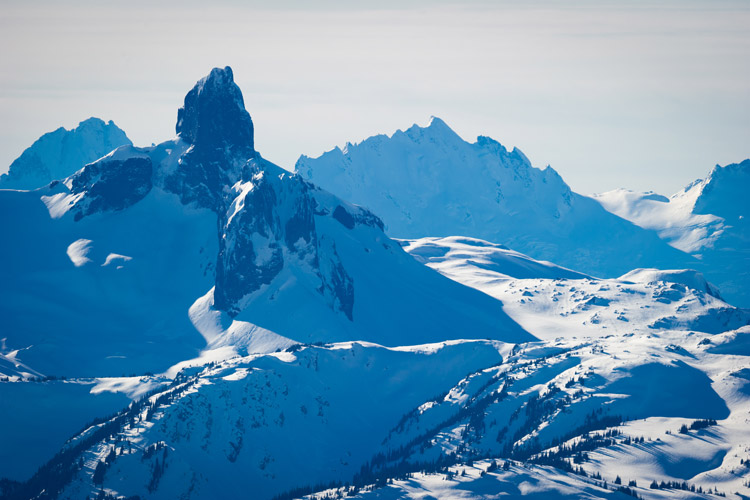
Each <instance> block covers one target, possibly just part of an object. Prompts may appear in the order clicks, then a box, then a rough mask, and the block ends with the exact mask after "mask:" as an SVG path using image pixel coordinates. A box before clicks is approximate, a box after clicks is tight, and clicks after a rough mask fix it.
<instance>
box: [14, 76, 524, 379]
mask: <svg viewBox="0 0 750 500" xmlns="http://www.w3.org/2000/svg"><path fill="white" fill-rule="evenodd" d="M0 210H2V211H3V213H13V214H15V215H14V217H7V218H3V220H2V221H0V232H2V234H3V235H4V238H5V241H6V242H7V244H5V245H3V246H2V248H0V261H1V262H3V263H4V264H3V265H2V273H3V280H2V289H1V292H0V293H1V294H2V297H0V299H1V300H0V329H1V330H2V331H3V332H6V333H5V334H4V337H6V347H5V349H6V352H10V351H14V350H18V349H20V350H21V351H19V352H20V354H18V356H17V357H16V358H14V359H16V360H17V361H18V362H21V363H23V364H25V365H26V366H27V367H30V368H31V369H33V370H36V371H37V372H40V373H42V374H45V375H57V376H62V375H66V376H100V377H101V376H122V375H128V374H143V373H146V372H154V373H159V372H163V371H164V370H167V369H168V368H169V367H170V366H173V365H174V364H175V363H178V362H181V361H184V360H187V359H191V358H194V357H196V356H198V355H199V354H200V352H201V351H202V350H203V349H204V348H206V347H208V348H209V349H220V348H232V349H244V350H245V352H247V350H248V349H249V350H250V351H253V350H261V351H265V350H271V351H273V350H275V349H277V348H283V347H286V346H288V345H291V344H292V343H293V341H303V342H314V341H342V340H351V339H359V340H365V341H374V342H378V343H380V344H384V345H403V344H405V343H407V344H410V343H424V342H432V341H443V340H446V339H455V338H494V339H502V340H506V341H524V340H532V339H533V337H532V336H531V335H530V334H528V333H527V332H525V331H524V330H523V329H521V328H520V327H519V326H518V325H517V324H515V323H514V322H513V321H512V320H510V319H509V318H508V317H507V315H505V314H504V313H503V311H502V305H501V304H500V303H499V302H498V301H497V300H494V299H492V298H490V297H488V296H486V295H484V294H482V293H480V292H477V291H475V290H473V289H470V288H468V287H465V286H462V285H460V284H457V283H455V282H453V281H451V280H449V279H446V278H444V277H442V276H441V275H439V274H438V273H436V272H434V271H432V270H430V269H428V268H426V267H424V266H422V265H420V264H419V263H417V262H416V261H414V259H412V258H411V257H410V256H409V255H407V254H406V253H405V252H404V251H403V250H402V249H401V247H400V245H399V244H398V243H397V242H394V241H392V240H390V239H389V238H388V237H387V236H386V235H385V234H384V233H383V231H382V223H381V222H380V220H379V219H378V218H377V217H376V216H375V215H373V214H372V213H370V212H369V211H367V210H365V209H362V208H360V207H357V206H355V205H351V204H349V203H347V202H344V201H342V200H341V199H339V198H337V197H335V196H333V195H331V194H329V193H327V192H325V191H322V190H321V189H319V188H317V187H316V186H314V185H313V184H311V183H309V182H307V181H305V180H303V179H302V178H301V177H300V176H297V175H292V174H290V173H289V172H287V171H285V170H283V169H281V168H280V167H277V166H276V165H274V164H272V163H270V162H269V161H267V160H265V159H263V158H262V157H261V156H260V155H259V154H258V153H257V152H256V151H255V148H254V143H253V124H252V120H251V118H250V115H249V114H248V113H247V111H246V110H245V108H244V104H243V100H242V94H241V92H240V90H239V88H238V87H237V86H236V85H235V84H234V81H233V75H232V71H231V69H230V68H224V69H218V68H217V69H214V70H213V71H211V73H210V75H208V76H207V77H206V78H204V79H202V80H201V81H199V82H198V83H197V84H196V86H195V87H194V88H193V89H192V90H191V91H190V92H189V93H188V94H187V96H186V98H185V105H184V107H183V108H182V109H180V111H179V113H178V122H177V137H176V138H175V139H173V140H170V141H167V142H164V143H162V144H159V145H157V146H153V147H149V148H136V147H133V146H129V145H126V146H121V147H119V148H117V149H116V150H114V151H112V152H111V153H109V154H108V155H106V156H104V157H102V158H100V159H99V160H97V161H95V162H94V163H90V164H88V165H86V166H85V167H84V168H82V169H81V170H79V171H78V172H76V173H75V174H73V175H71V176H70V177H67V178H66V179H63V180H61V181H57V182H52V183H51V184H50V185H48V186H46V187H44V188H40V189H37V190H34V191H0ZM102 332H106V334H105V335H103V334H102Z"/></svg>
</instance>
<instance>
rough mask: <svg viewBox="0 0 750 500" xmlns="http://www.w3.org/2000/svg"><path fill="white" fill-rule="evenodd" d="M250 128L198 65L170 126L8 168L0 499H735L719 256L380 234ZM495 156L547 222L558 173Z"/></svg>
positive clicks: (733, 392) (1, 282)
mask: <svg viewBox="0 0 750 500" xmlns="http://www.w3.org/2000/svg"><path fill="white" fill-rule="evenodd" d="M438 125H439V124H437V123H436V124H435V126H438ZM254 127H255V124H254V123H253V121H252V119H251V117H250V114H249V113H248V112H247V110H246V109H245V106H244V100H243V97H242V93H241V91H240V89H239V88H238V87H237V86H236V85H235V83H234V75H233V73H232V70H231V68H229V67H226V68H216V69H214V70H212V71H211V72H210V74H209V75H207V76H206V77H205V78H203V79H201V80H200V81H198V82H197V83H196V85H195V86H194V87H193V88H192V89H191V90H190V91H189V92H188V93H187V95H186V97H185V101H184V106H183V107H182V108H181V109H180V110H179V111H178V114H177V125H176V133H177V136H176V137H175V138H174V139H172V140H169V141H166V142H164V143H162V144H159V145H156V146H152V147H148V148H137V147H133V146H132V145H123V146H121V147H118V148H116V149H114V150H113V151H111V152H109V153H108V154H106V155H104V156H102V157H101V158H99V159H97V160H96V161H93V162H92V163H88V164H86V165H85V166H84V167H83V168H81V169H79V170H77V171H76V172H75V173H73V174H72V175H69V176H67V177H65V178H63V179H60V180H58V181H53V182H51V183H49V184H47V185H45V186H43V187H40V188H38V189H35V190H32V191H23V190H0V211H2V213H4V214H12V217H3V218H0V234H3V238H4V239H3V245H0V332H2V335H0V337H2V338H0V443H2V446H0V499H2V500H27V499H29V498H35V499H38V500H51V499H56V498H60V499H79V498H87V497H88V498H98V499H102V500H114V499H117V500H125V499H130V500H135V499H139V500H159V499H165V500H166V499H173V498H183V499H186V500H188V499H192V500H208V499H215V498H216V499H218V498H254V499H255V498H257V499H269V500H270V499H276V500H282V499H287V498H300V497H303V496H304V495H308V494H310V495H312V496H311V497H310V496H308V497H307V498H320V499H323V498H343V497H355V496H359V497H364V496H368V497H378V498H421V499H429V498H450V497H456V498H458V497H460V498H467V499H474V498H475V499H479V498H495V497H500V496H509V497H510V498H513V497H518V496H521V495H531V496H532V497H533V496H536V497H537V498H556V497H557V498H560V497H562V498H566V497H567V498H574V497H575V498H602V497H619V498H623V496H628V495H629V496H637V497H640V498H647V499H654V500H656V499H661V500H664V499H675V500H676V499H679V498H716V497H719V496H720V495H727V496H730V497H732V498H736V499H737V500H741V499H742V498H746V497H748V496H750V484H748V482H747V473H748V467H750V455H749V454H748V443H750V434H749V433H748V430H747V415H748V411H750V398H749V397H748V395H750V385H749V381H750V363H749V362H748V359H749V358H748V355H750V312H748V311H747V310H743V309H738V308H736V307H733V306H731V305H730V304H727V303H726V302H724V301H723V300H722V298H721V297H723V292H720V291H719V290H717V288H716V287H715V286H713V285H712V284H711V283H710V282H709V280H710V277H708V276H707V277H704V275H702V274H701V273H698V272H696V271H691V270H688V269H667V270H660V269H654V268H638V269H635V270H631V269H628V271H629V272H628V273H627V274H624V275H623V276H620V277H619V278H607V279H600V278H595V277H593V275H592V274H591V273H587V272H582V271H579V270H578V269H575V268H573V267H569V266H567V267H563V266H560V265H557V264H555V263H553V262H551V261H541V260H537V259H535V258H533V257H531V256H528V255H526V254H523V253H520V252H518V251H514V250H510V249H509V248H507V247H505V246H503V245H500V244H497V243H490V242H487V241H483V240H480V239H478V238H475V237H466V236H456V235H451V236H447V237H436V236H432V237H424V238H420V239H416V240H414V239H413V240H393V239H390V238H389V237H388V236H387V235H386V233H385V231H384V227H385V226H384V223H383V222H382V221H381V219H380V218H379V217H378V216H377V215H375V214H374V213H372V212H370V211H369V210H368V209H366V208H363V207H361V206H358V205H354V204H352V203H350V202H347V201H344V200H343V199H341V198H339V197H337V196H336V195H335V194H331V193H330V192H327V191H324V190H323V189H321V188H319V187H317V186H316V185H315V184H314V183H312V182H310V181H309V180H307V179H304V178H303V177H302V176H301V175H299V174H292V173H290V172H287V171H285V170H283V169H281V168H279V167H278V166H276V165H274V164H273V163H271V162H269V161H268V160H266V159H264V158H263V157H262V156H261V155H260V154H259V153H258V152H257V150H256V145H255V141H254ZM417 132H418V131H417V130H415V131H414V134H416V133H417ZM402 134H403V133H402ZM425 137H426V136H425ZM475 146H476V145H467V147H468V148H469V149H461V147H459V148H458V151H459V152H461V151H463V152H467V151H468V152H471V151H474V153H476V151H475V150H474V149H473V148H474V147H475ZM477 147H478V146H477ZM480 149H481V148H480ZM498 151H499V149H498ZM506 153H507V152H506ZM467 154H468V153H467ZM498 154H499V153H498ZM513 155H515V156H516V157H517V159H518V158H521V157H520V156H519V155H520V153H507V156H513ZM500 156H502V155H500ZM482 158H484V157H482ZM466 159H467V163H472V162H473V160H471V157H470V156H466ZM487 161H488V162H490V159H487ZM493 161H494V160H493ZM508 161H509V162H510V165H511V166H509V167H508V169H510V170H512V171H515V174H512V173H511V172H510V171H509V172H505V173H504V174H503V175H505V177H503V179H505V180H508V182H509V183H510V187H513V188H514V189H516V188H518V189H520V188H522V187H523V186H524V185H525V184H528V186H526V188H528V189H527V191H525V192H524V196H525V195H528V196H531V194H533V193H536V194H535V196H536V197H532V198H530V200H531V201H529V200H526V201H524V200H525V198H524V196H522V195H518V194H517V195H513V196H516V197H517V200H516V201H515V202H517V203H520V205H519V207H521V208H523V207H526V208H528V209H529V210H534V211H535V212H533V214H532V215H528V216H524V217H528V220H527V222H528V223H529V224H530V226H529V229H530V230H536V231H537V235H538V234H539V231H541V228H544V229H545V230H549V231H552V232H554V231H555V230H556V229H555V225H554V223H550V222H548V221H547V222H545V219H544V217H546V216H548V215H549V214H550V213H552V214H553V218H554V212H550V208H551V207H552V206H557V205H556V204H557V203H558V202H560V200H555V199H553V198H550V197H554V193H555V192H557V193H558V194H560V192H563V193H564V189H565V185H564V183H562V182H561V181H559V180H557V181H556V180H555V178H556V174H554V171H552V170H551V169H547V170H546V171H544V172H546V173H544V172H542V171H539V170H537V169H533V168H532V167H530V165H528V164H527V163H528V162H526V167H527V168H526V169H525V170H524V168H522V165H521V164H522V163H523V162H522V161H521V160H520V159H518V161H521V163H519V164H515V163H513V161H516V160H508ZM407 163H408V162H407ZM488 165H491V163H490V164H488ZM492 165H494V164H492ZM513 165H515V166H513ZM475 166H476V164H475ZM516 167H518V168H516ZM394 168H395V167H394ZM493 168H500V167H497V165H495V167H491V166H488V169H489V170H492V169H493ZM502 168H505V167H502ZM524 172H525V173H524ZM514 175H516V176H518V179H516V180H513V179H514ZM524 175H526V178H527V180H528V183H526V181H524V180H523V179H522V177H523V176H524ZM456 177H457V178H461V182H456V184H457V185H458V188H461V189H468V188H469V184H470V181H469V180H468V179H466V178H465V177H466V176H463V175H458V176H456ZM540 179H546V180H547V182H546V183H545V182H544V181H543V180H540ZM558 179H559V178H558ZM423 180H424V179H423ZM464 182H465V183H466V185H464V186H463V188H462V186H461V183H464ZM479 184H481V183H479ZM550 185H551V186H553V187H554V189H551V190H549V191H547V189H548V187H545V186H550ZM426 186H427V187H425V193H427V192H429V191H430V190H431V189H433V190H434V189H435V186H433V185H431V184H429V183H427V184H426ZM526 188H524V189H526ZM461 189H458V190H457V191H455V192H452V191H451V190H450V189H449V190H448V191H447V192H448V194H449V195H450V196H453V195H455V196H458V194H459V193H460V191H461ZM415 192H416V193H421V191H419V190H417V191H415ZM451 193H452V194H451ZM467 193H468V191H465V192H464V193H463V194H467ZM438 194H439V193H438ZM479 194H481V192H480V193H479ZM446 196H448V195H446ZM507 196H508V197H509V198H510V197H511V195H510V194H508V195H507ZM560 196H562V195H560ZM722 196H724V195H722ZM560 199H562V200H563V201H562V202H560V203H562V205H560V207H561V208H560V219H564V218H566V217H571V220H578V221H580V220H588V221H589V222H590V221H591V220H599V221H601V222H602V223H603V224H605V225H604V226H603V227H608V228H609V227H610V226H609V225H607V224H610V222H611V221H612V220H616V221H619V222H617V223H616V224H620V225H621V226H617V227H618V228H621V230H622V234H621V236H623V237H624V236H627V235H635V236H634V238H636V239H637V238H640V237H641V236H642V235H643V234H650V233H648V232H646V230H643V229H639V228H638V227H637V226H634V225H632V224H630V223H628V222H626V221H623V220H622V219H619V218H617V217H616V216H614V215H612V214H609V212H606V211H604V210H603V209H602V208H601V206H600V205H599V204H598V203H596V202H595V201H594V200H588V201H585V200H586V199H584V198H583V197H580V199H583V200H584V201H580V202H579V201H577V200H579V197H577V195H574V194H572V193H571V194H570V200H569V201H570V203H569V204H567V205H566V204H565V203H564V197H562V198H560ZM480 201H481V200H480ZM480 201H477V200H474V199H472V198H469V199H468V201H467V203H480ZM532 201H533V202H538V203H539V205H538V206H536V205H534V203H531V202H532ZM515 202H514V203H515ZM524 203H526V205H524ZM545 203H546V204H545ZM591 203H593V205H591ZM446 206H447V205H446ZM503 206H504V207H505V209H508V210H510V205H507V206H505V205H503ZM592 206H593V207H594V208H591V207H592ZM565 207H568V208H565ZM581 207H583V208H581ZM596 207H599V208H596ZM432 211H433V212H436V211H437V209H436V208H432ZM427 213H428V211H427V210H425V214H427ZM582 213H583V214H584V215H586V214H588V215H591V214H592V213H593V214H594V215H592V216H591V217H592V218H589V219H587V218H586V217H588V215H586V217H584V215H580V214H582ZM565 214H568V215H565ZM480 215H481V214H479V215H476V217H480ZM431 220H432V221H433V222H435V223H436V224H437V222H440V221H439V217H438V216H437V215H434V216H433V217H432V218H431ZM523 220H526V219H523ZM534 220H536V221H537V224H536V225H534V224H532V222H533V221H534ZM540 220H541V221H542V222H539V221H540ZM608 221H610V222H608ZM521 222H522V219H518V220H516V222H515V223H517V224H521ZM566 224H572V222H566ZM582 224H583V223H582ZM611 224H615V223H614V222H611ZM586 227H587V228H588V229H589V230H591V231H593V230H594V229H595V228H592V227H589V226H586ZM625 228H627V229H625ZM516 229H518V228H516ZM531 232H533V231H531ZM577 234H578V233H573V237H578V238H579V239H580V241H579V242H577V243H579V244H580V243H582V242H583V243H587V242H588V243H591V244H595V243H596V244H599V243H600V242H601V241H602V238H601V237H597V236H591V235H588V239H586V238H584V236H586V235H587V234H588V233H586V232H581V233H580V235H579V236H576V235H577ZM553 235H554V233H553V234H552V235H547V236H546V237H547V238H552V236H553ZM639 235H640V236H639ZM652 236H653V237H654V240H653V241H656V243H658V244H661V245H663V246H666V244H665V243H663V242H661V240H659V239H658V238H657V237H656V236H655V235H653V234H652ZM539 237H541V236H539ZM566 237H567V236H566ZM643 238H645V236H643ZM643 241H644V242H645V241H646V240H643ZM606 244H608V245H609V247H606V248H612V246H613V244H614V243H612V242H606ZM560 245H561V247H562V248H563V249H565V248H567V249H569V250H570V248H572V246H573V243H570V242H567V243H566V242H563V243H561V244H560ZM660 248H661V247H660ZM666 248H667V249H668V250H669V251H670V252H677V253H678V255H679V252H678V250H675V249H671V247H668V246H666ZM649 251H652V250H649ZM653 252H654V253H658V252H656V250H653ZM579 253H584V252H583V251H582V250H580V249H579ZM600 254H601V255H604V254H603V253H601V252H600V251H599V250H598V249H595V250H593V251H592V253H590V254H589V256H591V255H600ZM618 255H620V256H622V254H618ZM638 258H641V257H638ZM584 260H585V259H584ZM636 260H637V259H636ZM553 261H554V259H553ZM623 265H624V264H623ZM707 278H708V280H707ZM493 464H494V465H493ZM617 477H619V478H620V479H619V480H617V479H616V478H617ZM506 494H507V495H506Z"/></svg>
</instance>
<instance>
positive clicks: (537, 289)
mask: <svg viewBox="0 0 750 500" xmlns="http://www.w3.org/2000/svg"><path fill="white" fill-rule="evenodd" d="M467 241H468V243H469V244H467V243H466V242H467ZM402 244H403V245H404V249H405V250H406V251H407V252H409V253H411V254H412V255H413V256H414V257H415V258H416V259H417V260H418V261H420V262H424V263H425V264H426V265H427V266H429V267H431V268H433V269H435V270H436V271H438V272H440V273H442V274H444V275H445V276H447V277H449V278H451V279H453V280H456V281H458V282H459V283H463V284H465V285H467V286H471V287H473V288H476V289H477V290H481V291H483V292H484V293H486V294H488V295H490V296H492V297H495V298H497V299H499V300H500V301H501V302H502V303H503V309H504V310H505V312H506V313H508V314H509V315H510V316H511V318H513V319H514V320H515V321H517V322H518V323H519V324H520V325H522V326H523V327H524V328H525V329H526V330H527V331H529V332H531V333H532V334H533V335H535V336H536V337H538V338H542V339H549V340H552V339H555V338H557V337H567V336H572V335H577V336H591V337H596V336H606V335H611V334H615V333H616V334H627V333H633V332H638V333H643V334H648V333H649V332H652V331H655V330H656V331H658V330H662V329H675V328H681V329H682V328H684V329H691V330H698V331H703V332H708V333H721V332H724V331H727V330H732V329H735V328H739V327H742V326H744V325H747V324H750V311H748V310H746V309H738V308H736V307H733V306H731V305H729V304H727V303H726V302H724V301H723V300H721V297H720V296H719V293H718V290H716V288H715V287H714V286H713V285H711V284H710V283H708V282H707V281H706V280H705V278H703V276H702V275H701V274H700V273H697V272H696V271H691V270H673V271H660V270H655V269H637V270H634V271H631V272H630V273H627V274H625V275H624V276H622V277H620V278H618V279H596V278H590V277H588V276H585V275H581V274H576V273H574V272H572V271H569V270H567V269H562V268H559V267H557V266H555V265H554V264H550V263H548V262H538V261H535V260H533V259H531V258H529V257H527V256H525V255H522V254H518V253H517V252H512V251H508V250H504V249H502V248H498V245H496V244H493V243H489V242H485V241H481V240H476V239H470V240H466V239H465V238H423V239H419V240H404V241H403V242H402Z"/></svg>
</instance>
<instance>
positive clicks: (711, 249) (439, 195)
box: [296, 117, 750, 306]
mask: <svg viewBox="0 0 750 500" xmlns="http://www.w3.org/2000/svg"><path fill="white" fill-rule="evenodd" d="M296 170H297V172H298V173H299V174H300V175H302V176H303V177H304V178H306V179H308V180H310V181H311V182H313V183H315V184H317V185H319V186H321V187H322V188H324V189H327V190H329V191H331V192H332V193H334V194H337V195H338V196H341V197H342V198H344V199H347V200H350V201H352V202H354V203H357V204H359V205H362V206H364V207H367V208H368V209H370V210H372V211H373V212H374V213H376V214H378V215H379V216H380V217H381V218H382V219H383V222H384V223H385V226H386V231H387V232H388V234H389V235H391V236H395V237H399V238H418V237H426V236H433V237H445V236H456V235H462V236H469V237H475V238H480V239H483V240H487V241H492V242H495V243H500V244H504V245H507V246H508V247H510V248H512V249H514V250H517V251H520V252H522V253H525V254H527V255H529V256H531V257H534V258H536V259H542V260H549V261H554V262H556V263H558V264H560V265H563V266H565V267H569V268H571V269H576V270H578V271H582V272H585V273H588V274H591V275H594V276H599V277H616V276H620V275H622V274H624V273H626V272H628V271H630V270H631V269H635V268H649V267H652V268H660V269H668V268H693V269H699V270H700V271H701V272H703V273H704V274H705V275H706V276H707V277H708V279H709V280H711V281H714V282H715V283H716V284H717V285H718V286H719V287H720V288H721V289H722V290H723V291H724V293H725V296H726V298H727V299H728V300H729V301H730V302H732V303H734V304H737V305H744V306H750V285H748V283H750V280H748V279H747V277H748V275H747V272H749V271H748V269H750V265H749V264H750V261H748V251H750V250H748V249H749V248H750V246H749V245H748V244H747V243H748V232H747V218H746V217H747V216H746V215H745V212H747V207H748V204H747V203H746V202H745V201H744V198H743V195H742V192H743V191H744V190H746V188H747V187H748V186H750V182H749V181H748V176H750V173H749V172H750V160H748V161H745V162H743V163H741V164H738V165H730V166H727V167H724V168H717V169H715V170H714V171H713V172H712V174H711V176H710V177H709V178H708V179H707V180H706V181H701V182H697V183H694V184H693V185H692V186H691V187H690V188H689V190H688V191H689V194H683V195H676V196H677V199H675V200H674V201H673V203H671V204H670V211H669V213H670V214H672V215H666V212H665V210H662V209H660V211H659V212H658V214H654V216H653V217H652V215H651V213H650V212H647V211H644V210H643V206H644V205H643V203H642V204H641V205H639V208H634V209H633V210H629V209H627V208H624V206H625V205H627V200H632V199H633V197H632V196H631V197H624V198H623V197H622V196H621V197H620V198H617V196H614V197H613V196H610V195H600V196H598V197H595V198H594V199H591V198H589V197H587V196H582V195H579V194H577V193H574V192H573V191H571V189H570V188H569V187H568V185H567V184H566V183H565V182H564V181H563V179H562V178H561V177H560V175H559V174H558V173H557V172H556V171H555V170H554V169H552V168H551V167H546V168H545V169H543V170H540V169H538V168H534V167H533V166H532V165H531V163H530V162H529V160H528V159H527V158H526V156H525V155H524V154H523V153H522V152H521V151H519V150H518V149H513V150H512V151H510V152H509V151H508V150H507V149H506V148H505V147H503V146H502V145H501V144H500V143H498V142H497V141H495V140H494V139H491V138H489V137H478V138H477V140H476V142H474V143H469V142H467V141H464V140H463V139H462V138H461V137H459V136H458V135H457V134H456V133H455V132H454V131H453V130H451V129H450V127H448V125H446V124H445V122H443V121H442V120H440V119H439V118H434V117H433V118H432V120H431V121H430V124H429V125H428V126H427V127H419V126H417V125H414V126H412V127H410V128H409V129H407V130H405V131H401V130H399V131H397V132H395V133H394V134H393V135H391V136H386V135H377V136H374V137H370V138H369V139H366V140H364V141H363V142H361V143H358V144H351V143H348V144H347V145H346V147H345V148H344V149H343V150H342V149H340V148H338V147H336V148H334V149H333V150H331V151H329V152H327V153H325V154H323V155H321V156H320V157H318V158H309V157H307V156H302V157H300V159H299V160H298V161H297V164H296ZM673 198H674V197H673ZM615 199H617V200H620V202H618V201H615ZM606 200H613V201H611V202H607V201H606ZM689 200H693V202H690V201H689ZM597 201H599V202H600V203H601V204H600V203H597ZM645 201H648V202H649V203H651V205H649V206H653V204H658V201H655V198H654V196H651V195H649V197H647V199H646V200H645ZM645 201H644V203H645ZM691 203H693V204H695V203H697V204H696V205H695V206H696V208H695V210H694V211H693V204H691ZM620 205H623V208H621V209H620V208H618V207H619V206H620ZM688 205H689V206H688ZM678 206H679V207H687V208H684V209H683V208H675V207H678ZM740 212H742V213H740ZM634 213H638V214H640V215H641V217H637V216H633V214H634ZM677 213H679V215H675V214H677ZM688 216H689V217H688ZM727 217H728V219H727ZM688 219H689V220H688ZM678 220H681V221H684V224H681V223H679V222H676V221H678ZM644 221H650V222H648V223H644ZM657 221H661V222H657ZM655 224H656V226H655ZM659 224H661V226H659ZM657 226H659V227H657ZM729 226H731V227H732V230H731V231H727V229H728V227H729ZM699 233H700V234H699ZM703 233H705V234H703ZM720 234H722V235H723V237H722V238H720V239H718V241H715V240H717V238H719V235H720ZM696 239H698V240H700V241H702V242H703V243H702V244H698V247H700V251H697V250H698V248H696V247H695V245H694V244H693V243H691V242H693V241H694V240H696Z"/></svg>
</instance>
